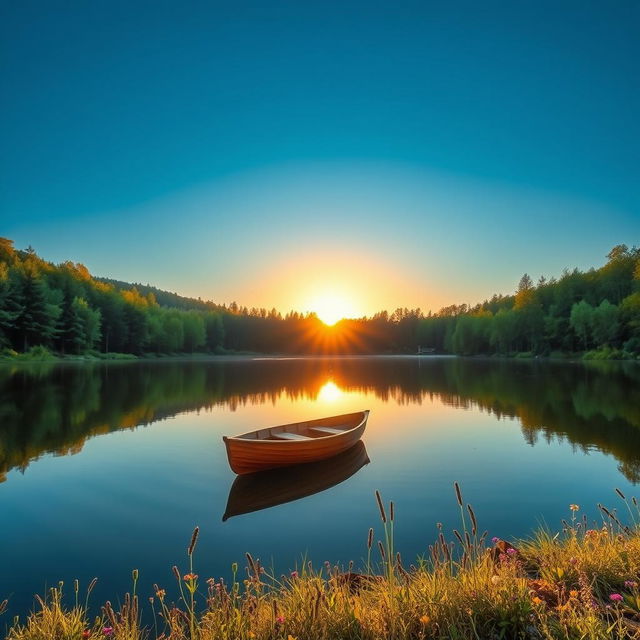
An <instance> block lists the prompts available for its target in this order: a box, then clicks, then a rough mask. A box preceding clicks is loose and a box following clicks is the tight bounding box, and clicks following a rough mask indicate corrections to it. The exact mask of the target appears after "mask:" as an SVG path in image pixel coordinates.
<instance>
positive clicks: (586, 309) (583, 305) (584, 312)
mask: <svg viewBox="0 0 640 640" xmlns="http://www.w3.org/2000/svg"><path fill="white" fill-rule="evenodd" d="M593 312H594V309H593V307H592V306H591V305H590V304H589V303H588V302H585V301H584V300H581V301H580V302H577V303H576V304H574V305H573V306H572V307H571V316H570V319H569V322H570V325H571V328H572V329H573V330H574V332H575V334H576V336H578V338H579V339H580V340H581V341H582V346H583V348H584V349H585V350H586V349H587V348H588V344H589V337H590V335H591V327H592V326H593Z"/></svg>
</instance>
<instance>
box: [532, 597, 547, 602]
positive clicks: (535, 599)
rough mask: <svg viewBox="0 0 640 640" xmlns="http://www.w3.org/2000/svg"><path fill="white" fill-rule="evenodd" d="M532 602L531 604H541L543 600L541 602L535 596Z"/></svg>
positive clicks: (540, 599)
mask: <svg viewBox="0 0 640 640" xmlns="http://www.w3.org/2000/svg"><path fill="white" fill-rule="evenodd" d="M532 602H533V604H543V602H544V600H542V598H538V596H536V597H535V598H533V600H532Z"/></svg>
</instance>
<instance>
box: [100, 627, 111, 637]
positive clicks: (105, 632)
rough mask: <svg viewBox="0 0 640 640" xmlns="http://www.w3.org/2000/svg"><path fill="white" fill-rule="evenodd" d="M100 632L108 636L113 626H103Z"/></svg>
mask: <svg viewBox="0 0 640 640" xmlns="http://www.w3.org/2000/svg"><path fill="white" fill-rule="evenodd" d="M102 633H104V635H105V636H110V635H111V634H112V633H113V627H105V628H104V629H103V630H102Z"/></svg>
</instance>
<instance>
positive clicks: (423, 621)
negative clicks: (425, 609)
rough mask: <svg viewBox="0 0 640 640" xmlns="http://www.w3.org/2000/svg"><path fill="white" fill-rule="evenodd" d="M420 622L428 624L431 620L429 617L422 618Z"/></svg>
mask: <svg viewBox="0 0 640 640" xmlns="http://www.w3.org/2000/svg"><path fill="white" fill-rule="evenodd" d="M420 622H421V623H422V624H429V623H430V622H431V618H430V617H429V616H422V618H420Z"/></svg>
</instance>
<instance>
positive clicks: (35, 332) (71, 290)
mask: <svg viewBox="0 0 640 640" xmlns="http://www.w3.org/2000/svg"><path fill="white" fill-rule="evenodd" d="M419 349H422V350H423V351H424V350H426V351H428V352H429V353H445V354H446V353H449V354H458V355H504V356H549V355H552V356H553V355H562V354H572V355H575V354H583V355H584V356H585V357H587V358H589V357H591V358H640V249H639V248H636V247H635V246H634V247H632V248H629V247H628V246H627V245H624V244H621V245H617V246H615V247H614V248H613V249H612V250H611V251H610V252H609V254H608V255H607V262H606V263H605V264H604V265H603V266H601V267H599V268H592V269H589V270H588V271H586V272H582V271H579V270H578V269H574V270H572V271H570V270H565V271H564V272H563V273H562V274H561V275H560V276H559V277H557V278H556V277H552V278H550V279H548V280H547V279H546V278H545V277H540V279H539V280H538V281H537V282H534V281H533V280H532V278H531V277H530V276H529V275H528V274H524V275H523V276H522V278H521V279H520V281H519V283H518V285H517V288H516V290H515V292H514V293H513V294H510V295H500V294H495V295H493V297H492V298H491V299H489V300H485V301H484V302H481V303H478V304H476V305H475V306H471V305H467V304H460V305H452V306H449V307H445V308H442V309H440V310H439V311H437V312H435V313H434V312H431V311H429V312H428V313H426V314H425V313H424V312H422V311H421V310H420V309H407V308H404V309H396V310H395V311H394V312H392V313H389V312H387V311H381V312H379V313H376V314H375V315H374V316H372V317H365V318H360V319H347V320H341V321H340V322H338V323H337V324H336V325H334V326H332V327H328V326H326V325H325V324H324V323H322V322H321V321H320V320H319V319H318V318H317V317H316V316H315V315H314V314H312V313H311V314H301V313H298V312H295V311H291V312H289V313H287V314H286V315H282V314H281V313H280V312H279V311H277V310H276V309H271V310H267V309H257V308H251V309H248V308H247V307H242V306H239V305H238V304H237V303H235V302H232V303H231V304H228V305H221V304H216V303H214V302H210V301H203V300H200V299H192V298H186V297H183V296H180V295H177V294H175V293H171V292H167V291H163V290H161V289H157V288H155V287H151V286H149V285H141V284H136V285H132V284H130V283H126V282H120V281H116V280H109V279H106V278H97V277H94V276H92V275H91V274H90V273H89V271H88V269H87V268H86V267H85V266H83V265H82V264H78V263H74V262H71V261H67V262H63V263H61V264H57V265H56V264H52V263H50V262H47V261H45V260H43V259H42V258H40V257H39V256H38V255H37V254H36V252H35V251H34V250H33V249H32V248H31V247H29V248H27V249H25V250H19V249H16V248H15V247H14V244H13V242H12V241H11V240H9V239H7V238H0V350H2V353H3V354H4V356H5V357H11V356H14V355H15V354H25V353H27V354H28V353H36V354H40V353H45V354H46V353H47V352H53V353H56V354H59V355H65V356H67V355H82V354H93V355H97V356H99V355H100V354H133V355H153V354H158V355H162V354H183V353H187V354H193V353H218V354H219V353H238V352H252V353H286V354H323V353H326V354H393V353H417V352H418V350H419ZM45 350H46V351H45Z"/></svg>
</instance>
